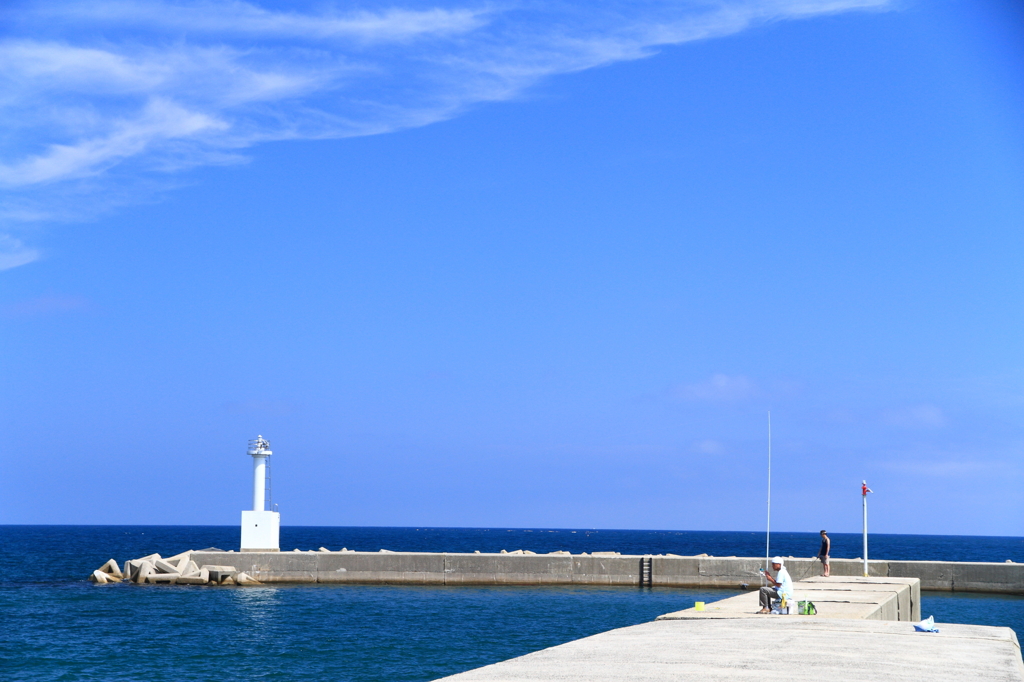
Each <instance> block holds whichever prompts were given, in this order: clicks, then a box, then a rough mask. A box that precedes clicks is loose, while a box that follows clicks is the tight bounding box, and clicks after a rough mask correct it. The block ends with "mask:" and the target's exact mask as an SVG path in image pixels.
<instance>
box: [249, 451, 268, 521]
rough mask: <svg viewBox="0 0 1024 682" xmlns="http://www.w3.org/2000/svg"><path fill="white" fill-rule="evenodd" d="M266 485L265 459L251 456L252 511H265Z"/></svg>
mask: <svg viewBox="0 0 1024 682" xmlns="http://www.w3.org/2000/svg"><path fill="white" fill-rule="evenodd" d="M266 485H267V457H266V455H253V458H252V510H253V511H266V509H264V500H265V497H266Z"/></svg>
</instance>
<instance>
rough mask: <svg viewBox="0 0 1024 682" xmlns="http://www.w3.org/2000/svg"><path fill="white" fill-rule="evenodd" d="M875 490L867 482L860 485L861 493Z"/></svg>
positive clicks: (864, 493) (865, 493)
mask: <svg viewBox="0 0 1024 682" xmlns="http://www.w3.org/2000/svg"><path fill="white" fill-rule="evenodd" d="M873 492H875V491H874V490H872V489H871V488H869V487H868V484H867V483H865V484H864V485H862V486H861V487H860V494H861V495H867V494H868V493H873Z"/></svg>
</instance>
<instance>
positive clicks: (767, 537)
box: [764, 410, 772, 571]
mask: <svg viewBox="0 0 1024 682" xmlns="http://www.w3.org/2000/svg"><path fill="white" fill-rule="evenodd" d="M771 548H772V411H771V410H768V527H767V529H766V530H765V534H764V570H766V571H767V570H768V568H769V564H768V560H769V557H771V555H772V553H771Z"/></svg>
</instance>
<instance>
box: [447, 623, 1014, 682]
mask: <svg viewBox="0 0 1024 682" xmlns="http://www.w3.org/2000/svg"><path fill="white" fill-rule="evenodd" d="M939 627H940V629H941V632H939V633H937V634H936V633H923V632H915V631H914V627H913V625H911V624H910V623H905V622H892V621H878V620H834V619H818V618H815V617H813V616H759V617H757V618H736V619H714V618H710V619H686V620H658V621H655V622H653V623H643V624H641V625H634V626H632V627H627V628H620V629H618V630H611V631H609V632H604V633H601V634H599V635H594V636H593V637H586V638H584V639H580V640H576V641H574V642H569V643H567V644H562V645H560V646H556V647H551V648H550V649H544V650H543V651H538V652H535V653H532V654H528V655H526V656H521V657H519V658H513V659H511V660H508V661H503V662H501V663H496V664H494V665H489V666H486V667H483V668H477V669H476V670H470V671H468V672H464V673H460V674H458V675H453V676H451V677H446V678H444V680H445V681H446V682H485V681H486V682H491V681H497V680H502V681H504V682H519V681H521V682H542V681H547V680H566V681H577V680H579V681H581V682H582V681H583V680H586V681H588V682H604V681H605V680H607V681H608V682H611V681H613V680H614V681H615V682H624V681H630V680H645V681H649V682H662V681H664V682H669V681H672V682H678V681H686V680H695V681H696V680H700V681H701V682H709V681H718V680H723V681H725V680H728V681H730V682H734V681H736V680H756V681H757V682H771V681H773V680H780V681H782V680H785V681H786V682H793V681H796V682H802V681H806V682H822V681H823V680H841V679H842V680H856V681H857V682H871V681H875V680H877V681H879V682H922V681H923V680H926V681H927V682H947V681H948V682H952V681H954V680H956V681H957V682H961V681H962V680H972V681H974V680H981V681H985V682H987V681H992V682H996V681H998V682H1021V680H1024V664H1022V662H1021V654H1020V645H1019V644H1018V642H1017V637H1016V635H1015V634H1014V633H1013V630H1011V629H1010V628H996V627H986V626H982V625H947V624H944V623H943V624H939Z"/></svg>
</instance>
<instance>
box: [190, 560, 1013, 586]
mask: <svg viewBox="0 0 1024 682" xmlns="http://www.w3.org/2000/svg"><path fill="white" fill-rule="evenodd" d="M192 560H193V561H195V562H196V563H197V564H198V565H200V566H202V565H204V564H211V565H220V566H233V567H235V568H236V569H237V570H239V571H244V572H245V573H247V574H249V575H251V576H253V577H254V578H256V579H257V580H259V581H260V582H264V583H332V584H334V583H364V584H378V585H380V584H385V585H409V584H418V585H622V586H645V587H646V586H652V587H659V586H663V587H690V588H700V589H705V588H731V589H738V588H742V587H744V586H748V587H749V586H759V585H760V583H761V580H760V577H759V576H758V573H757V569H758V568H759V567H761V566H763V565H764V559H763V558H754V557H710V556H690V557H684V556H675V555H623V554H618V553H617V552H594V553H591V554H569V553H568V552H554V553H551V554H534V553H532V552H525V553H524V552H516V553H506V554H482V553H472V554H465V553H424V552H386V551H381V552H353V551H338V552H331V551H316V552H312V551H303V552H299V551H294V552H219V551H218V552H210V551H203V552H193V553H192ZM786 568H787V569H788V570H789V573H790V575H791V576H792V577H793V579H794V580H797V581H799V580H803V579H807V578H811V577H814V576H818V575H819V574H820V573H821V564H820V563H818V561H817V560H815V559H810V558H793V557H787V558H786ZM869 572H870V575H871V577H877V578H918V579H919V580H920V581H921V589H924V590H942V591H955V592H989V593H997V594H999V593H1001V594H1024V564H1015V563H1000V564H997V563H969V562H945V561H872V562H870V563H869ZM862 573H863V564H862V562H860V561H857V560H854V559H833V560H832V577H833V578H842V577H851V576H861V575H862Z"/></svg>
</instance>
